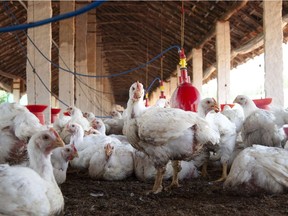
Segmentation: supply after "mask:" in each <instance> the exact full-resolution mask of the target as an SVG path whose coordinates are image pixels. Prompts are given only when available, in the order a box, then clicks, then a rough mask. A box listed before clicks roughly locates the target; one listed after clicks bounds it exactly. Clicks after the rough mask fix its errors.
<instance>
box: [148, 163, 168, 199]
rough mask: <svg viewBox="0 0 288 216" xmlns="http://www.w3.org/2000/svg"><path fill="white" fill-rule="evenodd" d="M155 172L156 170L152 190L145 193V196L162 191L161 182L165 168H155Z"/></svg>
mask: <svg viewBox="0 0 288 216" xmlns="http://www.w3.org/2000/svg"><path fill="white" fill-rule="evenodd" d="M156 170H157V174H156V177H155V181H154V185H153V188H152V190H150V191H148V192H147V193H146V195H148V194H150V193H154V194H157V193H160V192H161V191H162V189H163V186H162V181H163V176H164V174H165V172H166V166H164V167H160V168H156Z"/></svg>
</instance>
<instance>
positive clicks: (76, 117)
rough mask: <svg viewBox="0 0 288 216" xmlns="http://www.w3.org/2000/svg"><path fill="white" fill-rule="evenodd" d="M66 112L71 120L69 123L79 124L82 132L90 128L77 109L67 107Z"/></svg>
mask: <svg viewBox="0 0 288 216" xmlns="http://www.w3.org/2000/svg"><path fill="white" fill-rule="evenodd" d="M67 112H68V113H69V114H70V116H71V120H70V122H69V123H77V124H80V125H81V126H82V127H83V129H84V131H85V130H89V128H90V122H89V121H88V119H87V118H85V117H84V116H83V113H82V111H81V110H80V109H79V108H77V107H75V106H74V107H68V108H67Z"/></svg>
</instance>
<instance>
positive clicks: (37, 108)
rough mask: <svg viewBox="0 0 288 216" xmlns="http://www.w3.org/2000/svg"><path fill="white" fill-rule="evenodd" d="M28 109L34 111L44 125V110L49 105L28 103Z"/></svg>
mask: <svg viewBox="0 0 288 216" xmlns="http://www.w3.org/2000/svg"><path fill="white" fill-rule="evenodd" d="M26 107H27V109H28V110H29V111H30V112H31V113H33V114H34V115H35V116H36V117H37V118H38V119H39V121H40V123H41V124H42V125H44V124H45V116H44V113H43V111H44V110H45V109H46V108H47V105H43V104H33V105H31V104H30V105H26Z"/></svg>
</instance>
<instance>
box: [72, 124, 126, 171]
mask: <svg viewBox="0 0 288 216" xmlns="http://www.w3.org/2000/svg"><path fill="white" fill-rule="evenodd" d="M67 131H69V132H70V133H71V134H72V135H71V144H74V145H75V147H76V149H77V150H78V156H79V157H78V158H74V159H73V160H72V161H71V162H70V164H71V166H72V167H73V168H76V169H79V170H85V169H87V168H88V167H89V162H90V159H91V157H92V156H93V154H94V152H95V151H97V149H98V148H102V147H103V145H105V144H108V143H111V144H121V142H120V141H119V140H118V139H116V138H113V137H108V136H106V135H104V134H96V135H95V134H90V135H87V136H83V134H84V130H83V128H82V127H81V125H79V124H77V123H71V124H68V125H67Z"/></svg>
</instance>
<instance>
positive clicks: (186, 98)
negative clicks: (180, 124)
mask: <svg viewBox="0 0 288 216" xmlns="http://www.w3.org/2000/svg"><path fill="white" fill-rule="evenodd" d="M179 64H180V71H181V76H180V77H179V83H180V84H179V86H178V87H177V88H176V90H175V91H174V92H173V94H172V96H171V107H174V108H180V109H183V110H185V111H193V112H197V105H198V103H199V102H200V93H199V91H198V90H197V88H195V87H194V86H193V85H192V84H191V82H190V77H189V76H188V75H187V68H186V56H185V54H184V49H183V48H182V50H181V52H180V63H179Z"/></svg>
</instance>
